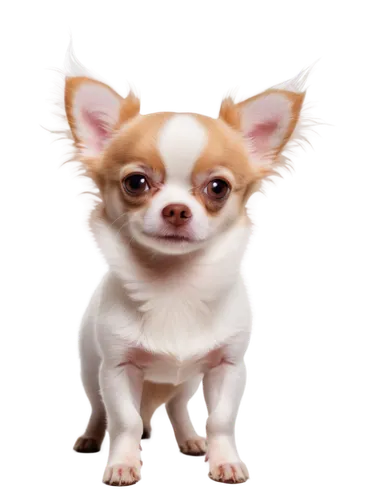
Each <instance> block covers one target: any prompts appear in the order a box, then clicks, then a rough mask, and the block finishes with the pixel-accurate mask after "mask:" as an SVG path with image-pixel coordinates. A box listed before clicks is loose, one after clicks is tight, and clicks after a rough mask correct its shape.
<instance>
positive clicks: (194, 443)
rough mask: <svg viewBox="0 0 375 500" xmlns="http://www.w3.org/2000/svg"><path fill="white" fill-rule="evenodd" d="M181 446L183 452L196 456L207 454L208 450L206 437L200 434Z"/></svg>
mask: <svg viewBox="0 0 375 500" xmlns="http://www.w3.org/2000/svg"><path fill="white" fill-rule="evenodd" d="M179 446H180V451H181V453H184V454H185V455H192V456H194V457H199V456H202V455H205V454H206V450H207V444H206V439H205V438H202V437H199V436H197V437H196V438H193V439H188V440H187V441H184V442H183V443H182V444H180V445H179Z"/></svg>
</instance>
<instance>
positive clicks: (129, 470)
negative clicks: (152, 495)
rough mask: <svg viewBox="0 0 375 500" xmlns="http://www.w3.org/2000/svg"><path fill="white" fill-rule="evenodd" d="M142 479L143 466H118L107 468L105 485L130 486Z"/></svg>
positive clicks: (104, 477)
mask: <svg viewBox="0 0 375 500" xmlns="http://www.w3.org/2000/svg"><path fill="white" fill-rule="evenodd" d="M140 479H141V464H139V466H137V465H134V466H129V465H125V464H117V465H112V466H108V467H106V469H105V471H104V476H103V483H105V484H108V485H109V486H130V485H132V484H135V483H137V482H138V481H139V480H140Z"/></svg>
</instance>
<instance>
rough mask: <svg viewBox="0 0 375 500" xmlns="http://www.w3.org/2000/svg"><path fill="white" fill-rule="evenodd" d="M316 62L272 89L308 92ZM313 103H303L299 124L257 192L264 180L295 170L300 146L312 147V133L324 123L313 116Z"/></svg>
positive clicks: (261, 186) (260, 190)
mask: <svg viewBox="0 0 375 500" xmlns="http://www.w3.org/2000/svg"><path fill="white" fill-rule="evenodd" d="M315 65H316V63H314V64H312V65H311V66H309V67H308V68H305V69H303V70H302V71H301V72H300V73H298V75H296V76H295V77H294V78H292V79H290V80H286V81H284V82H282V83H280V84H278V85H275V86H274V87H271V89H280V90H287V91H290V92H298V93H306V92H307V90H308V86H307V82H308V80H309V77H310V75H311V73H312V70H313V69H314V67H315ZM312 110H313V103H311V102H306V96H305V100H304V102H303V105H302V110H301V114H300V117H299V119H298V122H297V125H296V127H295V129H294V131H293V133H292V135H291V137H290V139H289V141H288V143H287V144H286V146H285V149H284V150H283V152H282V154H281V155H280V156H279V157H278V158H277V160H276V161H274V162H273V165H272V167H271V168H270V169H269V174H268V175H267V176H266V177H265V178H264V179H263V180H262V182H260V183H259V188H258V189H257V190H256V191H257V192H262V193H264V182H266V181H267V182H274V181H273V177H275V176H276V177H282V171H283V170H287V171H289V172H291V171H293V170H294V166H293V155H294V153H295V151H296V150H298V149H299V148H302V149H304V150H305V149H306V147H307V146H309V147H312V144H311V142H310V136H311V134H316V133H317V131H316V127H318V126H320V125H323V124H324V123H323V122H321V121H319V120H317V119H315V118H314V117H313V113H312Z"/></svg>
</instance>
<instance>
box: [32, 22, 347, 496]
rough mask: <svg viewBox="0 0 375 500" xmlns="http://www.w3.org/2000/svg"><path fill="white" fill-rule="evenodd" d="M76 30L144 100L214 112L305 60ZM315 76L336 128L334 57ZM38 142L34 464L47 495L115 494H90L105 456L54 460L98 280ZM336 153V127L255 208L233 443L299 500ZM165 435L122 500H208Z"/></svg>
mask: <svg viewBox="0 0 375 500" xmlns="http://www.w3.org/2000/svg"><path fill="white" fill-rule="evenodd" d="M73 32H79V38H80V47H81V48H80V51H81V54H83V55H85V56H88V58H89V62H90V63H95V64H96V67H97V70H99V71H112V75H113V78H114V79H119V78H120V72H125V71H126V72H128V78H129V79H133V80H137V81H138V82H139V81H142V82H144V86H145V101H146V102H147V103H208V106H209V111H215V106H216V98H215V89H216V88H218V87H220V88H222V87H223V83H224V82H223V80H224V79H226V80H229V79H243V80H248V81H249V87H255V88H258V87H262V86H263V84H264V80H277V79H278V78H279V77H280V71H283V72H294V71H295V68H296V63H303V60H304V56H303V52H300V53H298V52H297V51H293V52H292V51H291V50H290V51H287V52H286V53H285V54H284V53H281V54H280V55H277V54H276V55H275V54H274V53H273V52H272V55H271V54H268V53H267V51H263V52H259V51H253V50H249V49H246V46H245V45H243V49H241V45H240V44H237V45H236V48H234V47H229V49H228V47H227V46H222V47H221V44H220V43H217V38H216V37H215V35H214V34H212V43H211V42H210V43H209V42H208V41H207V42H206V43H205V44H202V45H198V46H195V45H194V44H196V43H197V42H196V41H195V40H194V43H191V44H190V43H189V41H188V40H185V42H187V43H186V44H185V45H183V46H182V45H179V44H178V43H174V42H173V40H172V41H171V42H168V43H165V44H162V43H161V41H160V40H159V39H158V38H157V37H156V38H155V37H150V39H149V40H148V43H146V42H143V44H141V43H140V42H139V37H137V36H135V37H134V39H133V38H132V36H130V35H128V36H123V35H122V33H119V32H118V31H117V32H116V31H113V30H111V29H107V30H106V29H105V27H103V26H101V28H100V31H99V30H98V29H97V28H95V27H94V26H92V25H90V24H89V23H86V24H78V23H74V24H73ZM208 35H209V34H208ZM63 37H64V24H63V23H59V22H55V23H51V22H50V21H49V22H48V26H46V29H45V35H44V36H43V43H39V44H38V47H37V50H35V51H33V53H32V57H31V59H30V62H31V68H32V77H31V79H30V81H29V86H30V92H29V96H30V101H31V114H32V116H31V117H32V119H34V120H37V119H40V120H43V119H46V118H47V107H46V105H42V104H40V96H41V95H47V74H46V73H41V72H40V71H39V67H40V65H41V64H45V65H47V64H51V63H53V62H54V61H55V60H56V53H55V50H56V47H63ZM208 40H209V38H208ZM320 73H321V75H320V80H317V81H314V82H313V95H314V96H320V100H321V110H322V111H328V112H329V118H331V119H336V118H337V115H336V109H337V105H336V98H335V85H336V83H335V76H336V61H335V57H333V56H330V55H329V63H328V65H323V64H322V65H321V70H320ZM31 89H32V92H31ZM47 144H48V139H47V138H46V137H40V136H39V131H38V130H35V129H34V130H32V148H33V162H34V163H35V166H36V167H37V168H35V173H34V174H33V175H34V176H35V178H36V180H37V182H38V188H37V192H38V196H37V197H36V198H37V200H38V201H35V204H34V206H35V210H37V211H38V217H39V221H40V226H41V235H40V236H38V237H37V238H36V242H34V243H37V247H38V255H39V259H38V260H37V262H36V268H34V274H35V275H36V276H37V282H38V286H39V287H40V290H43V295H41V296H38V305H39V311H40V314H41V317H42V323H43V325H44V326H43V339H44V342H43V347H41V349H42V358H43V373H44V379H43V385H42V391H41V395H40V396H41V398H42V399H41V401H40V403H39V406H38V412H37V418H36V419H35V433H36V434H37V435H38V436H40V441H39V442H40V443H41V444H40V445H37V446H39V447H40V448H41V449H42V453H41V454H40V455H39V460H38V468H39V467H41V466H43V467H44V471H45V472H44V479H43V481H44V482H45V483H46V485H50V486H52V485H53V486H54V488H53V490H54V491H58V492H60V491H61V492H62V493H69V492H71V493H72V494H79V493H80V492H82V493H83V494H91V495H92V494H94V495H100V496H111V495H117V493H115V490H102V489H96V488H95V479H94V478H95V465H94V464H95V463H96V462H99V460H101V457H79V456H75V455H73V456H64V451H63V441H64V440H67V439H70V438H71V433H72V432H73V431H74V430H76V429H78V428H80V424H79V419H80V415H86V414H87V403H86V402H84V401H80V397H79V391H80V389H79V386H78V385H73V384H72V368H71V325H72V323H71V322H72V312H73V311H74V312H76V311H79V309H80V296H81V295H87V286H88V283H87V281H88V279H95V278H96V268H95V264H96V263H95V257H89V256H88V254H87V242H86V241H81V240H80V236H79V233H80V224H79V218H80V208H79V202H78V201H76V200H75V201H72V184H71V178H70V177H56V172H55V154H53V153H48V151H47ZM337 153H338V139H337V130H330V132H329V143H328V145H321V147H320V152H319V153H313V160H312V161H305V162H300V164H299V166H300V167H303V168H304V169H305V175H304V176H303V177H298V179H297V184H296V185H282V187H281V191H280V193H274V194H273V196H272V200H271V201H266V202H265V211H264V219H265V235H264V240H259V241H257V263H256V265H255V266H250V267H251V269H249V270H251V271H253V270H256V273H257V275H256V283H257V353H256V354H255V355H254V356H256V359H257V392H256V393H250V394H249V401H248V406H249V411H248V415H249V416H248V417H242V418H241V441H242V442H241V447H248V448H249V457H248V462H249V463H256V464H257V481H256V483H257V484H256V487H257V489H258V488H264V489H267V490H268V489H271V488H276V490H279V491H283V490H284V488H285V487H288V486H289V487H290V485H293V488H295V489H296V490H297V491H298V488H299V486H301V485H305V484H308V483H309V482H310V481H313V480H314V479H315V478H316V474H317V471H316V468H315V467H316V465H315V458H316V457H317V456H318V454H319V450H317V449H316V448H315V446H314V441H315V438H316V437H318V435H319V432H320V426H319V424H318V421H319V418H320V415H321V412H322V411H323V410H322V403H321V402H320V398H321V396H320V395H319V390H318V386H319V383H320V382H321V380H320V377H321V374H319V371H318V369H317V363H321V364H322V363H324V362H325V356H326V354H325V353H324V350H322V348H321V346H322V344H323V342H324V338H325V336H326V335H327V332H328V333H329V326H327V324H326V323H324V319H325V316H326V308H327V307H328V305H329V298H330V293H331V284H330V264H331V262H332V260H334V258H335V255H334V253H333V252H332V250H331V248H332V246H333V244H334V243H335V238H336V236H335V231H334V229H332V225H333V226H334V220H333V221H332V215H331V213H332V210H331V208H332V207H333V206H334V204H335V203H337V199H336V200H335V198H337V197H336V196H335V193H334V191H333V189H334V185H333V183H332V179H333V173H334V171H335V169H336V164H337ZM297 166H298V165H297ZM32 243H33V242H32ZM217 272H218V273H220V272H225V270H222V269H218V270H217ZM161 432H162V435H161V439H160V440H159V441H154V442H153V445H152V446H153V456H152V463H153V471H152V473H149V474H147V475H146V483H145V490H144V491H133V490H131V491H130V492H129V494H130V495H134V494H135V495H136V494H141V495H143V494H146V495H148V494H150V493H151V494H153V495H157V496H159V495H160V494H162V493H164V492H168V491H169V492H172V493H174V494H176V492H177V494H179V492H181V493H182V494H184V495H185V494H189V493H191V492H195V491H197V492H198V491H202V492H204V493H206V491H207V490H208V486H207V482H205V481H201V480H200V479H199V461H198V460H186V459H184V458H183V457H179V456H176V452H175V450H174V449H170V448H167V436H166V432H167V428H166V427H165V426H162V431H161ZM163 433H164V435H163ZM47 471H48V472H47ZM155 488H157V489H155ZM223 489H224V488H223ZM124 494H128V492H124V491H123V492H122V495H124Z"/></svg>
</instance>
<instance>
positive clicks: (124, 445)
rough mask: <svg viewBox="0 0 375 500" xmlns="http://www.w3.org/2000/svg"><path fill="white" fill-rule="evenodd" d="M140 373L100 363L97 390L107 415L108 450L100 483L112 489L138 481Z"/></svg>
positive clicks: (130, 367) (132, 368) (128, 367)
mask: <svg viewBox="0 0 375 500" xmlns="http://www.w3.org/2000/svg"><path fill="white" fill-rule="evenodd" d="M142 385H143V372H142V370H141V369H140V368H138V367H136V366H134V365H132V364H130V363H122V364H119V365H117V366H113V365H112V364H111V363H109V362H108V363H107V362H106V361H104V362H103V364H102V366H101V369H100V389H101V393H102V397H103V401H104V404H105V408H106V413H107V419H108V422H107V425H108V432H109V436H110V450H109V458H108V463H107V467H106V469H105V472H104V477H103V482H104V483H106V484H109V485H113V486H126V485H130V484H134V483H136V482H137V481H139V480H140V478H141V459H140V441H141V436H142V430H143V424H142V418H141V416H140V411H139V410H140V402H141V396H142Z"/></svg>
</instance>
